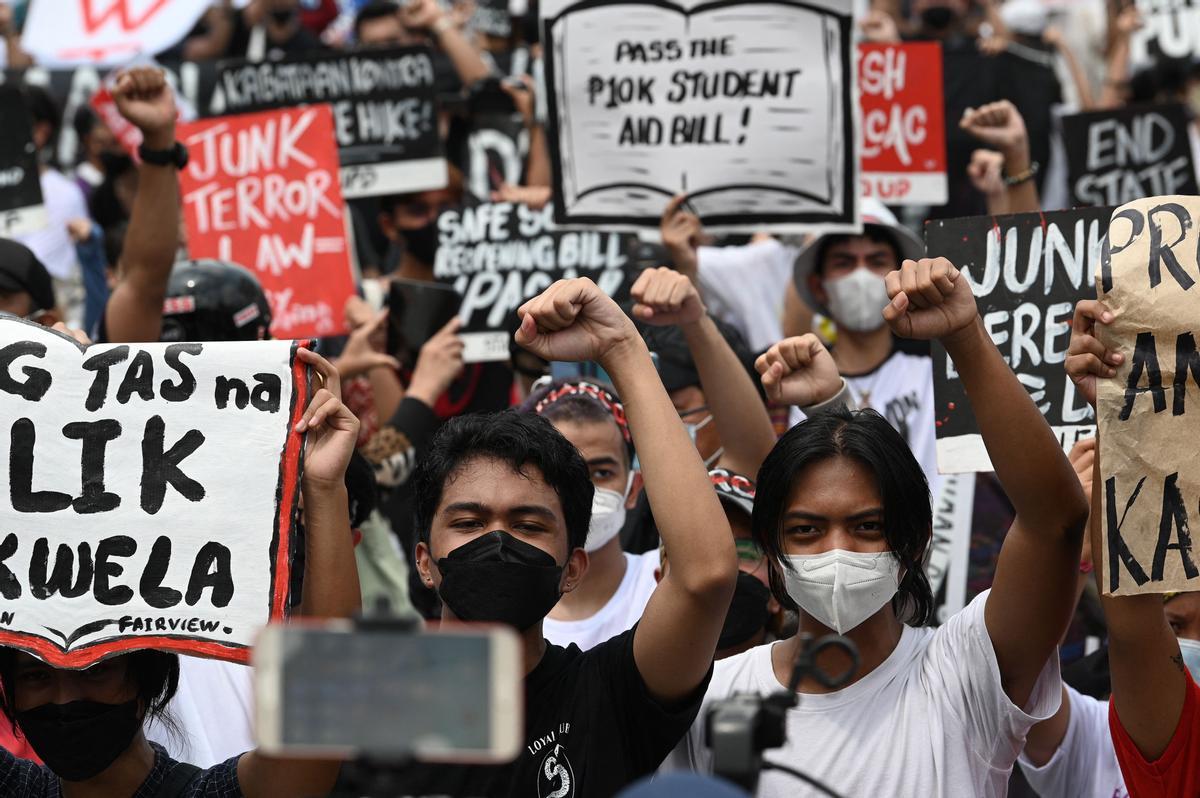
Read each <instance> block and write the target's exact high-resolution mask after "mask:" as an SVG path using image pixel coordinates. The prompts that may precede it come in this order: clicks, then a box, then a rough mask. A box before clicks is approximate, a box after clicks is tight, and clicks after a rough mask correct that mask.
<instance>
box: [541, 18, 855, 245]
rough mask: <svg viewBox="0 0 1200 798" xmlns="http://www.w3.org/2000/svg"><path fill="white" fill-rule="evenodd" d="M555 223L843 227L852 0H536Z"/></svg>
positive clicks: (851, 146) (851, 189) (851, 183)
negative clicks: (667, 219) (680, 198)
mask: <svg viewBox="0 0 1200 798" xmlns="http://www.w3.org/2000/svg"><path fill="white" fill-rule="evenodd" d="M540 11H541V18H542V26H543V34H542V43H543V45H544V46H545V58H546V77H547V90H548V101H549V128H548V136H549V143H550V148H551V153H552V156H553V157H552V158H551V161H552V163H553V166H554V206H555V215H554V218H555V221H557V222H559V223H560V224H592V225H606V226H610V227H627V228H628V227H650V228H657V227H658V224H659V218H660V216H661V214H662V210H663V207H664V206H665V205H666V203H667V201H668V200H669V199H670V198H671V197H672V196H674V195H676V194H680V193H687V194H688V195H689V197H690V202H691V205H692V206H693V208H694V210H695V211H696V213H698V214H699V216H700V218H701V219H702V220H703V221H704V223H705V225H706V226H708V227H709V228H713V229H726V230H736V229H751V228H753V229H762V228H763V227H773V228H775V229H778V230H793V231H804V230H821V231H825V232H829V231H832V230H855V229H858V228H859V216H858V153H857V146H858V145H857V136H856V134H855V125H854V116H855V106H854V95H855V84H856V75H855V70H854V68H853V67H854V63H853V62H854V50H853V48H852V47H851V44H850V12H851V3H850V0H819V2H816V3H800V2H792V1H791V0H786V1H785V2H779V3H771V4H764V3H759V2H740V1H739V0H718V2H700V0H664V2H661V3H653V4H648V3H644V2H633V1H632V0H543V2H542V3H541V4H540Z"/></svg>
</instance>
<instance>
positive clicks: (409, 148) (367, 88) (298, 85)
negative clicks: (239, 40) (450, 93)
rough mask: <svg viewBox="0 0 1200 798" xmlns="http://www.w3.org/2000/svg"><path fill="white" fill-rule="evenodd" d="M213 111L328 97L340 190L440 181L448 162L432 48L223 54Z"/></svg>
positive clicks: (416, 186) (361, 191) (394, 189)
mask: <svg viewBox="0 0 1200 798" xmlns="http://www.w3.org/2000/svg"><path fill="white" fill-rule="evenodd" d="M218 69H219V74H218V79H217V89H216V91H217V92H218V93H219V98H214V102H213V107H212V109H211V110H212V112H213V113H218V112H219V113H223V114H233V113H243V112H249V111H266V110H270V109H274V108H284V107H287V106H293V105H302V104H305V103H330V104H332V106H333V114H334V130H335V132H336V134H337V139H338V154H339V157H340V160H341V167H342V168H341V173H342V194H343V195H344V196H345V197H347V198H351V199H352V198H355V197H370V196H379V195H384V194H396V193H401V192H408V191H420V190H424V189H431V188H441V187H443V186H445V185H446V164H445V160H444V158H443V157H442V145H441V140H440V137H439V136H438V128H437V107H436V102H435V98H434V86H435V81H436V69H435V66H434V59H433V56H432V54H431V52H430V51H429V49H428V48H425V47H402V48H395V49H387V50H358V51H354V52H348V53H333V54H328V55H303V56H295V57H289V58H287V59H284V60H281V61H263V62H260V63H250V62H248V61H245V60H240V59H239V60H236V61H223V62H221V64H220V66H219V68H218Z"/></svg>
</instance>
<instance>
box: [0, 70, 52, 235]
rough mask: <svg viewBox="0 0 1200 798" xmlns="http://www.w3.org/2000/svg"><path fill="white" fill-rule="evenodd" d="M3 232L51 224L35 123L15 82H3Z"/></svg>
mask: <svg viewBox="0 0 1200 798" xmlns="http://www.w3.org/2000/svg"><path fill="white" fill-rule="evenodd" d="M0 118H2V119H4V124H3V125H0V236H3V237H4V238H11V237H13V236H18V235H23V234H25V233H32V232H33V231H35V230H41V229H42V228H44V227H46V226H47V225H49V224H50V219H49V217H47V216H46V206H45V205H43V204H42V182H41V177H40V176H39V174H38V162H37V148H36V147H35V146H34V144H33V123H32V121H31V120H30V118H29V111H28V110H26V108H25V103H24V102H23V101H22V99H21V93H20V92H19V91H18V90H17V88H16V87H15V86H0Z"/></svg>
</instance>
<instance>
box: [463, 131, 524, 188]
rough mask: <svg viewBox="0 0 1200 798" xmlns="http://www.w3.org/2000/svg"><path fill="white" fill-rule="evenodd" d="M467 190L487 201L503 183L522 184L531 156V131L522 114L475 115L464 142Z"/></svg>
mask: <svg viewBox="0 0 1200 798" xmlns="http://www.w3.org/2000/svg"><path fill="white" fill-rule="evenodd" d="M463 146H464V148H465V152H464V153H463V156H464V157H463V158H462V160H461V161H459V163H462V164H465V175H464V177H465V178H466V188H467V190H468V191H469V192H471V194H472V196H474V197H476V198H477V199H480V200H483V201H487V200H489V199H491V196H492V192H493V191H496V190H497V189H499V188H500V186H501V185H502V184H504V183H508V184H510V185H514V186H519V185H521V174H522V172H523V171H524V169H525V158H526V156H527V155H528V154H529V131H528V130H527V129H526V127H525V120H524V119H522V118H521V115H520V114H503V113H483V114H478V115H475V114H472V116H471V129H470V131H469V132H468V133H467V136H466V139H465V140H464V142H463Z"/></svg>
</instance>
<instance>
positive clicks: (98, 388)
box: [83, 346, 129, 413]
mask: <svg viewBox="0 0 1200 798" xmlns="http://www.w3.org/2000/svg"><path fill="white" fill-rule="evenodd" d="M128 358H129V347H128V346H115V347H113V348H112V349H109V350H107V351H104V352H101V353H99V354H97V355H92V356H91V357H89V358H88V359H87V360H85V361H83V367H84V368H85V369H87V370H88V371H94V372H96V376H95V378H93V379H92V387H91V389H90V390H89V391H88V396H87V401H86V402H84V404H83V406H84V407H85V408H86V409H88V410H90V411H92V412H93V413H94V412H96V411H97V410H99V409H100V408H102V407H104V398H105V396H107V395H108V370H109V369H110V368H112V367H113V366H115V365H117V364H118V363H123V362H124V361H125V360H126V359H128Z"/></svg>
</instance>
